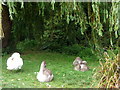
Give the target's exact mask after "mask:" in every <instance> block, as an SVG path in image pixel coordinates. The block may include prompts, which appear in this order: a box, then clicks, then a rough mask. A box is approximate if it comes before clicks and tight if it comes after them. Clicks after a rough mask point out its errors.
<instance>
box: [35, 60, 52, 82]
mask: <svg viewBox="0 0 120 90" xmlns="http://www.w3.org/2000/svg"><path fill="white" fill-rule="evenodd" d="M37 79H38V81H40V82H50V81H51V80H52V79H53V74H52V72H51V71H50V70H49V69H47V68H46V62H45V61H43V62H42V63H41V67H40V71H39V72H38V74H37Z"/></svg>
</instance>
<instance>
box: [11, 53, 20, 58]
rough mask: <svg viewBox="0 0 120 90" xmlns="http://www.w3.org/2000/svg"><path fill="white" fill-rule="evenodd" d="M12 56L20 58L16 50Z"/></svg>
mask: <svg viewBox="0 0 120 90" xmlns="http://www.w3.org/2000/svg"><path fill="white" fill-rule="evenodd" d="M11 57H13V58H20V54H19V53H18V52H15V53H13V54H12V56H11Z"/></svg>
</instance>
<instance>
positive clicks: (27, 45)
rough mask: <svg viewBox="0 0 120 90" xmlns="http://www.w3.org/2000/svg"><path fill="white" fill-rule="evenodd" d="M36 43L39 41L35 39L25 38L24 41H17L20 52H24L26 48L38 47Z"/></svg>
mask: <svg viewBox="0 0 120 90" xmlns="http://www.w3.org/2000/svg"><path fill="white" fill-rule="evenodd" d="M36 45H37V42H36V41H35V40H28V39H25V40H24V41H22V42H19V43H17V45H16V49H17V50H18V51H19V52H23V51H25V50H33V49H34V48H35V47H36Z"/></svg>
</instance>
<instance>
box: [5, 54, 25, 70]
mask: <svg viewBox="0 0 120 90" xmlns="http://www.w3.org/2000/svg"><path fill="white" fill-rule="evenodd" d="M22 65H23V60H22V58H21V57H20V54H19V53H17V52H16V53H13V54H12V56H11V57H9V58H8V59H7V69H8V70H19V69H21V67H22Z"/></svg>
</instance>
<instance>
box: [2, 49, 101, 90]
mask: <svg viewBox="0 0 120 90" xmlns="http://www.w3.org/2000/svg"><path fill="white" fill-rule="evenodd" d="M9 56H10V55H5V56H3V57H2V76H3V78H2V87H3V88H49V87H51V88H90V87H91V85H92V84H93V83H95V82H93V77H92V76H93V74H94V72H93V69H94V68H97V67H98V66H99V62H98V61H97V60H96V58H95V57H94V56H93V57H92V56H91V57H90V58H89V57H87V56H84V58H83V59H84V60H86V61H87V62H88V66H89V67H90V70H89V71H86V72H80V71H75V70H73V66H72V62H73V61H74V59H75V57H76V56H70V55H65V54H60V53H53V52H35V51H34V52H28V53H25V54H22V55H21V57H22V58H23V60H24V65H23V67H22V70H21V71H8V70H7V69H6V60H7V58H8V57H9ZM43 60H45V61H46V63H47V68H48V69H50V70H51V71H52V73H53V74H54V80H53V81H51V82H43V83H41V82H39V81H38V80H37V79H36V74H35V72H38V71H39V67H40V65H41V62H42V61H43ZM92 87H95V86H92Z"/></svg>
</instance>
